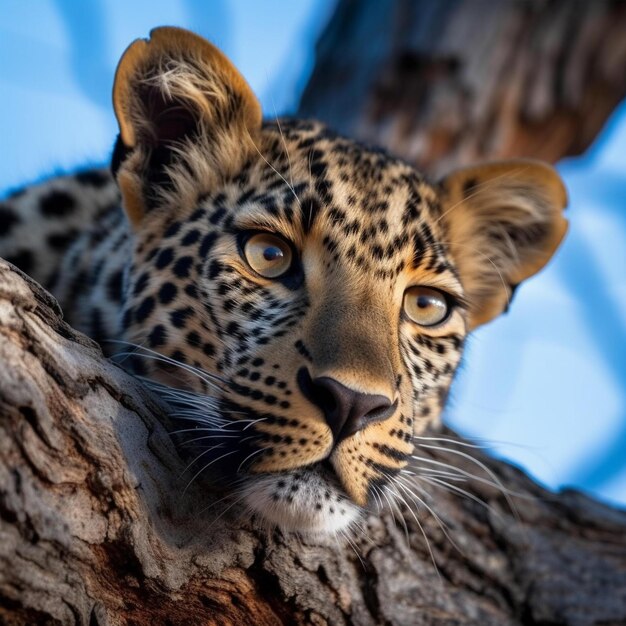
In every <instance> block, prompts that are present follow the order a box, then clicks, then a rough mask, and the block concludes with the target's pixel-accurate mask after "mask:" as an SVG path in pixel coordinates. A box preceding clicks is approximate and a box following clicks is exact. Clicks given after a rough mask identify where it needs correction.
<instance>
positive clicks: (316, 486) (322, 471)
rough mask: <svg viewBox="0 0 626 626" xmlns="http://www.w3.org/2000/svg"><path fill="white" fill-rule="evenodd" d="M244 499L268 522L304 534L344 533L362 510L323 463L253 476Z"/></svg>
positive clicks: (245, 489) (244, 490)
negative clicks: (278, 472) (349, 497)
mask: <svg viewBox="0 0 626 626" xmlns="http://www.w3.org/2000/svg"><path fill="white" fill-rule="evenodd" d="M243 502H244V503H245V505H246V506H247V507H248V508H249V509H250V510H251V511H252V512H254V513H256V514H257V515H258V516H259V517H260V518H261V520H262V522H264V523H266V524H267V525H269V526H271V527H279V528H280V529H281V530H283V531H288V532H298V533H300V534H303V535H318V536H319V535H328V534H338V533H341V532H342V531H346V530H348V529H349V528H350V526H352V525H353V524H354V523H355V522H356V521H357V520H358V519H359V518H360V517H361V515H362V511H363V510H362V509H361V508H360V507H358V506H357V505H355V504H354V503H352V502H351V501H350V500H349V499H348V496H347V495H346V494H345V492H344V491H343V489H342V488H341V487H340V486H339V483H338V481H337V479H336V478H335V476H334V475H333V473H332V471H331V470H330V469H328V468H327V467H325V465H324V464H323V463H316V464H315V465H312V466H308V467H305V468H302V469H298V470H294V471H291V472H281V473H280V474H262V475H258V476H252V477H250V479H249V480H248V481H247V482H246V484H245V486H244V487H243Z"/></svg>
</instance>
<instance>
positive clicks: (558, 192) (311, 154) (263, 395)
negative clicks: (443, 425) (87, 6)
mask: <svg viewBox="0 0 626 626" xmlns="http://www.w3.org/2000/svg"><path fill="white" fill-rule="evenodd" d="M114 104H115V111H116V115H117V119H118V122H119V127H120V136H119V140H118V144H117V147H116V150H115V155H114V164H113V168H114V172H115V175H116V179H117V181H118V184H119V187H120V190H121V193H122V197H123V204H124V208H125V210H126V213H127V216H128V221H129V223H130V225H131V229H132V233H133V235H132V236H133V242H134V243H133V245H134V253H133V259H132V263H131V265H130V267H129V270H128V285H127V289H126V299H125V308H124V322H123V326H124V334H125V337H126V338H127V339H128V340H130V341H132V342H133V343H135V344H138V345H142V346H145V347H146V352H148V351H150V354H152V355H153V356H154V355H156V356H155V357H154V358H151V359H148V361H147V366H146V371H145V375H146V376H147V377H148V378H150V379H151V380H153V381H156V384H158V385H163V386H162V387H161V389H162V390H163V394H164V396H165V398H166V399H167V400H169V402H170V404H171V406H172V414H173V416H174V417H176V418H184V419H186V420H188V421H189V422H190V426H189V427H188V428H189V429H190V430H191V431H192V436H193V438H194V440H195V442H196V445H197V446H199V448H198V449H199V454H198V455H197V459H196V464H195V465H194V467H193V470H192V473H193V474H197V475H201V474H202V473H203V472H204V471H212V472H213V474H215V473H217V474H219V475H220V476H221V477H223V478H224V480H226V483H225V484H230V483H229V482H228V480H229V479H232V481H233V483H232V484H233V485H236V486H233V487H232V489H233V491H236V492H237V493H238V494H240V497H241V498H242V499H243V501H244V502H245V503H246V504H247V505H248V506H249V507H250V508H251V509H252V510H253V511H254V512H256V513H258V514H260V516H261V517H262V518H263V519H265V520H267V521H269V522H271V523H273V524H277V525H279V526H281V527H282V528H284V529H288V530H296V531H300V532H332V531H339V530H341V529H343V528H345V527H347V526H348V525H350V524H351V523H352V522H354V521H355V520H356V519H357V518H358V516H359V514H360V511H361V510H362V509H363V508H364V507H367V506H368V505H369V504H371V503H372V502H373V501H374V500H376V499H377V498H379V497H380V495H381V490H384V489H393V486H394V481H395V479H396V477H397V475H398V473H399V472H400V471H401V470H402V469H403V468H405V466H406V465H407V463H408V462H409V460H410V458H411V455H412V452H413V447H414V437H415V436H419V434H420V433H422V432H423V431H424V429H425V428H426V427H427V425H429V424H430V423H431V422H432V421H434V420H437V419H438V418H439V415H440V413H441V410H442V407H443V405H444V402H445V399H446V396H447V393H448V389H449V386H450V383H451V381H452V378H453V375H454V372H455V370H456V368H457V365H458V363H459V360H460V358H461V352H462V348H463V344H464V340H465V337H466V335H467V333H468V332H469V331H471V330H472V329H473V328H475V327H477V326H479V325H481V324H484V323H485V322H487V321H489V320H490V319H492V318H493V317H495V316H497V315H499V314H500V313H501V312H503V311H504V310H506V308H507V306H508V303H509V301H510V298H511V295H512V293H513V290H514V289H515V288H516V287H517V285H518V284H519V283H520V282H521V281H523V280H524V279H526V278H528V277H529V276H531V275H533V274H534V273H536V272H537V271H538V270H539V269H541V268H542V267H543V265H544V264H545V263H546V262H547V261H548V259H549V258H550V257H551V255H552V254H553V252H554V251H555V249H556V248H557V246H558V245H559V242H560V241H561V239H562V237H563V235H564V233H565V230H566V222H565V220H564V218H563V217H562V209H563V207H564V206H565V204H566V193H565V190H564V187H563V184H562V182H561V180H560V178H559V176H558V175H557V173H556V172H555V171H554V170H553V169H552V168H551V167H550V166H548V165H545V164H542V163H539V162H535V161H526V160H520V161H509V162H500V163H491V164H486V165H478V166H475V167H470V168H466V169H461V170H459V171H456V172H453V173H451V174H450V175H449V176H447V177H446V178H444V179H443V180H441V181H439V182H437V183H429V182H427V181H426V180H425V179H424V177H423V176H422V175H420V174H419V173H418V172H417V171H416V170H415V169H414V168H413V167H412V166H411V165H410V164H407V163H405V162H403V161H401V160H399V159H396V158H393V157H392V156H390V155H388V154H387V153H385V152H383V151H381V150H377V149H372V148H368V147H365V146H363V145H360V144H358V143H356V142H354V141H352V140H349V139H347V138H344V137H340V136H337V135H335V134H333V133H332V132H330V131H329V130H328V129H327V128H326V127H324V126H323V125H321V124H319V123H314V122H304V121H298V120H282V121H280V120H278V121H273V122H265V123H264V122H263V121H262V116H261V110H260V106H259V103H258V102H257V100H256V98H255V96H254V94H253V93H252V91H251V90H250V88H249V87H248V85H247V84H246V82H245V81H244V79H243V78H242V77H241V76H240V75H239V73H238V72H237V70H236V69H235V68H234V67H233V66H232V65H231V64H230V62H229V61H228V60H227V59H226V58H225V57H224V56H223V55H222V54H221V52H219V51H218V50H217V49H216V48H215V47H213V46H212V45H211V44H210V43H208V42H206V41H205V40H203V39H201V38H200V37H198V36H196V35H193V34H191V33H189V32H186V31H182V30H180V29H175V28H159V29H156V30H154V31H152V33H151V37H150V39H149V40H138V41H135V42H134V43H133V44H132V45H131V46H130V47H129V48H128V49H127V51H126V52H125V54H124V56H123V58H122V60H121V62H120V64H119V67H118V70H117V75H116V80H115V87H114Z"/></svg>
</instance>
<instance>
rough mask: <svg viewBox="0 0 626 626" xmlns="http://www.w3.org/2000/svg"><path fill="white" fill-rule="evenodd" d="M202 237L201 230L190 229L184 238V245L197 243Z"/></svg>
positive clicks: (182, 242)
mask: <svg viewBox="0 0 626 626" xmlns="http://www.w3.org/2000/svg"><path fill="white" fill-rule="evenodd" d="M198 239H200V231H199V230H198V229H197V228H194V229H193V230H190V231H189V232H188V233H187V234H186V235H185V236H184V237H183V239H182V241H181V244H182V245H183V246H190V245H191V244H193V243H196V241H198Z"/></svg>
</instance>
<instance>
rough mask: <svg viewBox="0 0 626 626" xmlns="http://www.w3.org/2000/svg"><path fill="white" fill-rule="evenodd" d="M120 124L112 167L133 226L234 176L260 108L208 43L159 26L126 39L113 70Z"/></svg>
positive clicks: (258, 119)
mask: <svg viewBox="0 0 626 626" xmlns="http://www.w3.org/2000/svg"><path fill="white" fill-rule="evenodd" d="M113 106H114V108H115V115H116V117H117V121H118V124H119V128H120V135H119V139H118V144H117V146H116V149H115V154H114V163H113V169H114V173H115V175H116V177H117V180H118V184H119V186H120V189H121V191H122V196H123V199H124V205H125V208H126V211H127V212H128V215H129V218H130V219H131V221H132V222H133V224H135V225H136V224H137V223H138V222H139V221H140V220H141V219H142V217H143V216H144V214H145V213H146V212H147V211H148V210H150V209H152V208H154V207H155V206H167V205H170V206H172V207H173V206H181V205H183V206H184V205H186V204H187V203H189V202H193V201H194V200H195V198H196V197H197V195H198V193H199V192H209V191H211V190H212V189H215V188H216V186H217V185H219V184H220V182H221V181H223V180H226V179H228V178H229V177H232V176H234V175H235V174H236V173H237V172H238V171H239V170H240V169H241V167H242V166H243V164H244V163H245V161H246V160H247V158H249V156H250V154H251V153H252V151H253V150H254V140H255V136H256V134H257V133H258V132H259V130H260V127H261V118H262V116H261V107H260V105H259V102H258V101H257V99H256V97H255V96H254V94H253V93H252V90H251V89H250V87H249V86H248V84H247V83H246V81H245V80H244V79H243V77H242V76H241V75H240V74H239V72H238V71H237V70H236V69H235V67H234V66H233V65H232V64H231V63H230V61H229V60H228V59H227V58H226V57H225V56H224V55H223V54H222V53H221V52H220V51H219V50H218V49H217V48H216V47H215V46H213V45H212V44H210V43H209V42H208V41H206V40H204V39H202V38H201V37H199V36H198V35H195V34H193V33H191V32H189V31H186V30H183V29H180V28H173V27H162V28H156V29H154V30H152V31H151V32H150V39H148V40H144V39H138V40H136V41H134V42H133V43H132V44H131V45H130V46H129V47H128V48H127V49H126V51H125V52H124V54H123V56H122V58H121V60H120V62H119V65H118V67H117V71H116V74H115V84H114V86H113Z"/></svg>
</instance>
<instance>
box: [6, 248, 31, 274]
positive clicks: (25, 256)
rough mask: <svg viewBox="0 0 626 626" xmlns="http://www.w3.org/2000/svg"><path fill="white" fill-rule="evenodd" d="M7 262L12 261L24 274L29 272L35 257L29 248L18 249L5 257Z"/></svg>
mask: <svg viewBox="0 0 626 626" xmlns="http://www.w3.org/2000/svg"><path fill="white" fill-rule="evenodd" d="M6 260H7V261H8V262H9V263H13V265H16V266H17V267H19V268H20V269H21V270H22V271H23V272H25V273H26V274H30V273H31V271H32V269H33V266H34V265H35V258H34V257H33V253H32V252H31V251H30V250H18V251H17V252H16V253H15V254H13V255H11V256H8V257H6Z"/></svg>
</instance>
